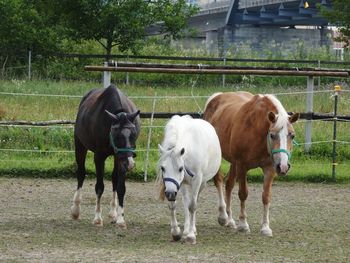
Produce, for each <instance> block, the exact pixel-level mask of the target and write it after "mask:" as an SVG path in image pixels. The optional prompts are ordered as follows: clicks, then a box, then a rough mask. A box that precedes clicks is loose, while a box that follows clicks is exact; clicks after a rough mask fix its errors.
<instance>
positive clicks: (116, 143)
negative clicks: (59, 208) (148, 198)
mask: <svg viewBox="0 0 350 263" xmlns="http://www.w3.org/2000/svg"><path fill="white" fill-rule="evenodd" d="M139 113H140V111H139V110H137V108H136V106H135V105H134V103H133V102H132V101H131V100H129V99H128V98H127V97H126V96H125V95H124V94H123V93H122V92H121V91H120V90H119V89H117V88H116V87H115V86H113V85H111V86H109V87H108V88H105V89H93V90H91V91H90V92H88V93H87V94H86V95H85V96H84V97H83V99H82V101H81V102H80V105H79V110H78V114H77V119H76V123H75V127H74V141H75V158H76V162H77V166H78V169H77V179H78V187H77V191H76V192H75V194H74V198H73V206H72V208H71V214H72V217H73V218H74V219H78V218H79V216H80V203H81V188H82V186H83V183H84V179H85V174H86V171H85V159H86V153H87V151H88V150H90V151H92V152H93V153H94V162H95V168H96V177H97V182H96V185H95V192H96V208H95V218H94V221H93V223H94V224H95V225H103V221H102V216H101V213H102V210H101V206H100V204H101V196H102V194H103V191H104V183H103V176H104V165H105V160H106V158H107V157H108V156H110V155H113V157H114V169H113V172H112V184H113V197H112V201H111V210H110V213H109V216H110V217H111V218H112V220H113V222H116V223H117V225H118V226H120V227H122V228H126V224H125V220H124V195H125V174H126V172H127V170H130V169H132V168H133V167H134V164H135V163H134V160H133V157H135V143H136V139H137V138H138V136H139V133H140V118H139V116H138V115H139ZM117 196H118V203H119V204H118V209H117Z"/></svg>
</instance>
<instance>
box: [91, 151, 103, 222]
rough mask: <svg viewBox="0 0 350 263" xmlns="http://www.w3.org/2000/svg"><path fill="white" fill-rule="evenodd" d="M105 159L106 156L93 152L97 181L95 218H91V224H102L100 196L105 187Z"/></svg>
mask: <svg viewBox="0 0 350 263" xmlns="http://www.w3.org/2000/svg"><path fill="white" fill-rule="evenodd" d="M105 160H106V156H103V155H100V154H97V153H95V155H94V162H95V167H96V178H97V181H96V184H95V192H96V206H95V218H94V220H93V224H94V225H96V226H103V220H102V208H101V198H102V194H103V191H104V188H105V186H104V183H103V176H104V166H105Z"/></svg>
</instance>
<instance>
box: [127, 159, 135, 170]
mask: <svg viewBox="0 0 350 263" xmlns="http://www.w3.org/2000/svg"><path fill="white" fill-rule="evenodd" d="M134 167H135V161H134V158H132V157H128V171H130V170H132V169H133V168H134Z"/></svg>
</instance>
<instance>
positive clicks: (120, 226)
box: [117, 222, 127, 229]
mask: <svg viewBox="0 0 350 263" xmlns="http://www.w3.org/2000/svg"><path fill="white" fill-rule="evenodd" d="M117 227H119V228H120V229H127V227H126V223H125V222H124V223H117Z"/></svg>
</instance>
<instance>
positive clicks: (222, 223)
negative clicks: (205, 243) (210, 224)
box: [218, 217, 228, 226]
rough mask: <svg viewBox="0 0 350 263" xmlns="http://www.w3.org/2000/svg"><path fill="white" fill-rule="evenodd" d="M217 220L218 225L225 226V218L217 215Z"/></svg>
mask: <svg viewBox="0 0 350 263" xmlns="http://www.w3.org/2000/svg"><path fill="white" fill-rule="evenodd" d="M218 222H219V225H220V226H226V225H227V224H228V222H227V218H223V217H218Z"/></svg>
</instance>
